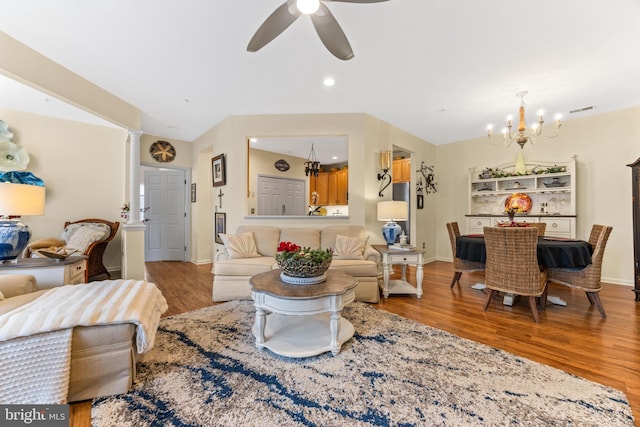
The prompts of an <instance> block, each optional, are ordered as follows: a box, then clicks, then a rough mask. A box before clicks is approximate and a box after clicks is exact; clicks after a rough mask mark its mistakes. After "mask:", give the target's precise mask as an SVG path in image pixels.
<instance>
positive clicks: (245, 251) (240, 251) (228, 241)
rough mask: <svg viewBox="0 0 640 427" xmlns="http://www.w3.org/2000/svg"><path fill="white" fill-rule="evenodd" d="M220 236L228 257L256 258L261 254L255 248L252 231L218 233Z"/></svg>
mask: <svg viewBox="0 0 640 427" xmlns="http://www.w3.org/2000/svg"><path fill="white" fill-rule="evenodd" d="M220 238H221V239H222V243H224V247H225V249H226V250H227V253H228V254H229V259H240V258H257V257H260V256H262V255H260V254H259V253H258V250H257V249H256V242H255V239H254V238H253V233H252V232H250V231H249V232H247V233H239V234H223V233H220Z"/></svg>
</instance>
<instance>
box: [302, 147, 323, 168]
mask: <svg viewBox="0 0 640 427" xmlns="http://www.w3.org/2000/svg"><path fill="white" fill-rule="evenodd" d="M318 172H320V162H319V161H318V159H317V158H316V152H315V150H314V149H313V144H311V152H310V153H309V158H308V159H307V161H306V162H304V174H305V175H306V176H309V175H312V176H318Z"/></svg>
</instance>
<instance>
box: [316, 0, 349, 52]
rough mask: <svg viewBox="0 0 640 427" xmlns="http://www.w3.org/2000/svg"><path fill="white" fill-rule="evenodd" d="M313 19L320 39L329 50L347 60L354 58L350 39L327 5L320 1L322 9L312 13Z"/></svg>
mask: <svg viewBox="0 0 640 427" xmlns="http://www.w3.org/2000/svg"><path fill="white" fill-rule="evenodd" d="M311 21H312V22H313V26H314V27H315V29H316V33H318V36H320V40H322V43H323V44H324V45H325V47H326V48H327V49H329V52H331V53H332V54H333V55H334V56H335V57H336V58H339V59H342V60H345V61H347V60H349V59H351V58H353V50H352V49H351V45H350V44H349V40H347V36H346V35H345V34H344V31H342V28H340V24H338V21H336V18H334V16H333V15H332V14H331V11H330V10H329V9H328V8H327V6H325V5H324V4H322V3H320V9H318V11H317V12H316V13H314V14H313V15H311Z"/></svg>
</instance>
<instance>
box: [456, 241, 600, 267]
mask: <svg viewBox="0 0 640 427" xmlns="http://www.w3.org/2000/svg"><path fill="white" fill-rule="evenodd" d="M592 253H593V248H592V247H591V244H590V243H589V242H585V241H584V240H568V239H554V238H551V237H539V238H538V263H539V264H540V265H543V266H545V267H548V268H552V267H560V268H584V267H586V266H588V265H589V264H591V254H592ZM456 257H458V258H461V259H465V260H468V261H476V262H486V260H487V253H486V248H485V245H484V237H479V236H460V237H458V238H457V239H456Z"/></svg>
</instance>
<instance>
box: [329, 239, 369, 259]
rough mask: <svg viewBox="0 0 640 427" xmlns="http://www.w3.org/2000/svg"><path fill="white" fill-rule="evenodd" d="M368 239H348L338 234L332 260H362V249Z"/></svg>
mask: <svg viewBox="0 0 640 427" xmlns="http://www.w3.org/2000/svg"><path fill="white" fill-rule="evenodd" d="M368 240H369V237H349V236H343V235H342V234H338V236H337V237H336V246H335V247H334V249H333V259H364V256H363V254H364V248H365V246H366V245H367V241H368Z"/></svg>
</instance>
